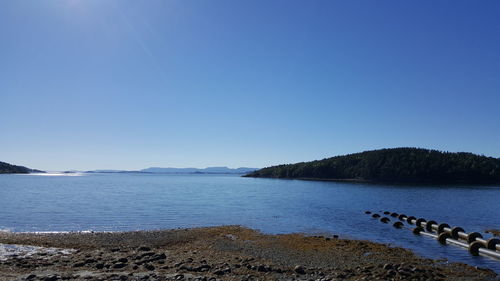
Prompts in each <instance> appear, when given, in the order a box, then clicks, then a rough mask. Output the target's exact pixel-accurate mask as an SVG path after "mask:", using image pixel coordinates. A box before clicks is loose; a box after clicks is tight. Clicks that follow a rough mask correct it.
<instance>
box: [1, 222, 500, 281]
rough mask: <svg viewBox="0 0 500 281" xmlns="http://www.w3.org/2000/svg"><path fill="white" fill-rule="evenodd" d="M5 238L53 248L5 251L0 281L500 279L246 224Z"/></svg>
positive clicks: (367, 246)
mask: <svg viewBox="0 0 500 281" xmlns="http://www.w3.org/2000/svg"><path fill="white" fill-rule="evenodd" d="M0 243H2V244H4V245H5V244H7V245H29V246H36V247H44V248H49V249H50V250H48V251H43V249H44V248H36V249H37V250H36V251H33V252H32V253H29V254H27V253H24V254H19V255H15V254H14V255H12V254H11V255H8V256H4V257H3V258H2V259H0V276H1V277H0V280H403V279H404V280H497V275H496V274H495V273H494V272H493V271H491V270H489V269H481V268H477V267H473V266H470V265H466V264H463V263H449V262H447V261H444V260H432V259H426V258H421V257H419V256H417V255H415V254H414V253H413V252H411V251H410V250H407V249H403V248H399V247H391V246H389V245H386V244H379V243H373V242H368V241H363V240H352V239H343V238H342V237H340V238H339V237H338V236H336V235H326V236H318V235H316V236H307V235H303V234H281V235H269V234H263V233H261V232H258V231H256V230H252V229H250V228H246V227H241V226H220V227H206V228H186V229H174V230H155V231H131V232H93V233H92V232H85V233H83V232H69V233H9V232H2V233H0ZM55 249H60V250H55Z"/></svg>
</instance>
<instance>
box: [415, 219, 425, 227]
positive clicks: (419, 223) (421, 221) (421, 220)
mask: <svg viewBox="0 0 500 281" xmlns="http://www.w3.org/2000/svg"><path fill="white" fill-rule="evenodd" d="M426 221H427V220H426V219H422V218H420V219H418V220H417V221H416V222H415V225H416V226H422V227H423V225H422V223H423V222H426Z"/></svg>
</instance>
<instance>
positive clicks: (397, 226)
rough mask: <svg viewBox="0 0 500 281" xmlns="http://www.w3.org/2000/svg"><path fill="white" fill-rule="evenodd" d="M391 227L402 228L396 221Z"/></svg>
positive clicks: (401, 224)
mask: <svg viewBox="0 0 500 281" xmlns="http://www.w3.org/2000/svg"><path fill="white" fill-rule="evenodd" d="M392 226H394V227H395V228H403V226H404V224H403V223H402V222H400V221H397V222H395V223H394V224H393V225H392Z"/></svg>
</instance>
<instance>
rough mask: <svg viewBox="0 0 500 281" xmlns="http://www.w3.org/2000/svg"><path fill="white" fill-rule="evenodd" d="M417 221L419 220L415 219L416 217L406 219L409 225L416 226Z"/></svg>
mask: <svg viewBox="0 0 500 281" xmlns="http://www.w3.org/2000/svg"><path fill="white" fill-rule="evenodd" d="M416 220H417V218H416V217H414V216H410V217H407V218H406V222H407V223H409V224H415V221H416Z"/></svg>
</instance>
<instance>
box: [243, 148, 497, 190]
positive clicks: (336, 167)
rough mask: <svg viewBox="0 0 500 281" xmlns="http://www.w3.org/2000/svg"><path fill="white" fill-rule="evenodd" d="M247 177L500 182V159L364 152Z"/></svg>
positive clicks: (403, 151)
mask: <svg viewBox="0 0 500 281" xmlns="http://www.w3.org/2000/svg"><path fill="white" fill-rule="evenodd" d="M245 176H246V177H266V178H290V179H298V178H300V179H321V180H359V181H372V182H414V183H467V184H491V183H496V184H499V183H500V159H497V158H493V157H486V156H481V155H475V154H472V153H465V152H460V153H450V152H441V151H437V150H429V149H421V148H392V149H380V150H372V151H365V152H360V153H355V154H349V155H344V156H336V157H332V158H326V159H323V160H316V161H311V162H302V163H297V164H287V165H278V166H272V167H267V168H263V169H260V170H257V171H255V172H252V173H249V174H247V175H245Z"/></svg>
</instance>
